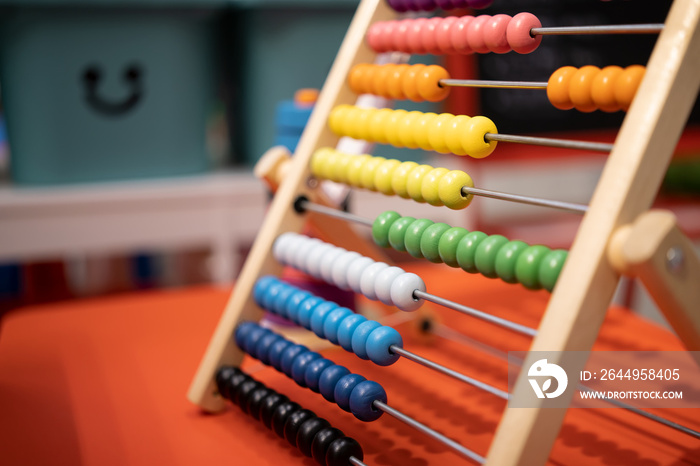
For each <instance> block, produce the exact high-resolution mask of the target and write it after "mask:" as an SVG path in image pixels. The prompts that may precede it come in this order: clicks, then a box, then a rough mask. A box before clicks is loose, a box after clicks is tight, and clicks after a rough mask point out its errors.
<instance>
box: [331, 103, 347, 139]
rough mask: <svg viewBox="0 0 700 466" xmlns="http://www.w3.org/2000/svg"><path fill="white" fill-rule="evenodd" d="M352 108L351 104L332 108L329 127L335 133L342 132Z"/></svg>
mask: <svg viewBox="0 0 700 466" xmlns="http://www.w3.org/2000/svg"><path fill="white" fill-rule="evenodd" d="M350 108H351V105H338V106H337V107H335V108H334V109H333V110H331V114H330V116H329V117H328V127H329V128H330V129H331V131H333V132H334V133H335V134H339V135H340V134H342V128H343V126H344V124H345V119H346V118H347V114H348V112H349V110H350Z"/></svg>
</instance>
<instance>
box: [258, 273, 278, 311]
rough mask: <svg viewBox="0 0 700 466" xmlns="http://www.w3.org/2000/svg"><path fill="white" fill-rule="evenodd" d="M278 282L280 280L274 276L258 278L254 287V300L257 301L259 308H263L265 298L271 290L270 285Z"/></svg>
mask: <svg viewBox="0 0 700 466" xmlns="http://www.w3.org/2000/svg"><path fill="white" fill-rule="evenodd" d="M278 281H279V280H277V278H276V277H273V276H272V275H265V276H264V277H261V278H258V280H257V281H256V282H255V286H254V287H253V299H255V303H256V304H257V305H258V306H260V307H262V305H263V304H262V303H263V296H265V294H267V290H268V289H269V288H270V285H272V284H273V283H276V282H278Z"/></svg>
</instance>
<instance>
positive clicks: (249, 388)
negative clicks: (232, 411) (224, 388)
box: [231, 379, 261, 410]
mask: <svg viewBox="0 0 700 466" xmlns="http://www.w3.org/2000/svg"><path fill="white" fill-rule="evenodd" d="M260 386H261V383H260V382H258V381H256V380H253V379H248V380H246V381H245V382H243V383H242V384H240V385H239V386H238V390H236V391H235V393H234V394H233V400H231V401H233V402H234V403H235V404H237V405H238V406H240V408H241V409H243V410H245V406H246V404H248V396H250V394H251V393H252V392H253V390H255V389H256V388H258V387H260Z"/></svg>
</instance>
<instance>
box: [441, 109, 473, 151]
mask: <svg viewBox="0 0 700 466" xmlns="http://www.w3.org/2000/svg"><path fill="white" fill-rule="evenodd" d="M470 120H471V118H470V117H468V116H466V115H457V116H456V117H454V118H453V119H452V121H451V122H450V124H449V125H447V127H446V128H445V133H444V134H445V144H446V145H447V148H448V149H449V150H450V152H452V153H453V154H455V155H467V153H466V152H465V151H464V148H463V147H462V134H464V133H466V132H467V131H469V121H470Z"/></svg>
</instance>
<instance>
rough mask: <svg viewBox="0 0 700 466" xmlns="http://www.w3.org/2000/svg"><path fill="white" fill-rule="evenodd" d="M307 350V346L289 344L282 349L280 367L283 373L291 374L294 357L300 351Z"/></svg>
mask: <svg viewBox="0 0 700 466" xmlns="http://www.w3.org/2000/svg"><path fill="white" fill-rule="evenodd" d="M307 351H309V348H307V347H306V346H304V345H290V346H288V347H287V349H285V350H284V352H283V353H282V358H281V359H280V369H281V371H282V372H283V373H285V374H287V375H288V376H290V377H291V376H292V364H293V363H294V359H295V358H296V357H297V356H299V355H300V354H301V353H306V352H307Z"/></svg>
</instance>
